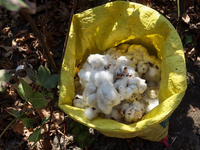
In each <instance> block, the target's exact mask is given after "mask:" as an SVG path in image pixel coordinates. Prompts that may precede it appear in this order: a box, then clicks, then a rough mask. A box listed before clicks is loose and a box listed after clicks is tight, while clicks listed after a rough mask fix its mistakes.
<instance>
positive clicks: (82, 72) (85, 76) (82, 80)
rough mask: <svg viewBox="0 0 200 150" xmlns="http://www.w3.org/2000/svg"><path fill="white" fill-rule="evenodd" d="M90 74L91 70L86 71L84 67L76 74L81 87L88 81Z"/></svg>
mask: <svg viewBox="0 0 200 150" xmlns="http://www.w3.org/2000/svg"><path fill="white" fill-rule="evenodd" d="M90 75H91V71H87V70H85V69H80V71H79V73H78V76H79V78H80V83H81V84H82V87H83V88H85V84H86V83H87V82H89V79H90Z"/></svg>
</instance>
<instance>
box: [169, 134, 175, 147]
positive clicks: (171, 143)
mask: <svg viewBox="0 0 200 150" xmlns="http://www.w3.org/2000/svg"><path fill="white" fill-rule="evenodd" d="M176 138H177V136H176V137H175V138H174V139H173V141H172V142H171V144H170V145H169V147H171V146H172V144H173V143H174V142H175V140H176Z"/></svg>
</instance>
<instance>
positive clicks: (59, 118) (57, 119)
mask: <svg viewBox="0 0 200 150" xmlns="http://www.w3.org/2000/svg"><path fill="white" fill-rule="evenodd" d="M64 119H65V118H64V113H63V112H60V111H54V112H53V116H52V122H53V123H54V124H56V125H60V124H61V123H63V121H64Z"/></svg>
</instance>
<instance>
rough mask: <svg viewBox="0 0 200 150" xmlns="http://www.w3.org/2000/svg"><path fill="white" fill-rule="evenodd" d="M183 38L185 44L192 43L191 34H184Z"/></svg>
mask: <svg viewBox="0 0 200 150" xmlns="http://www.w3.org/2000/svg"><path fill="white" fill-rule="evenodd" d="M185 38H186V41H185V44H188V43H192V41H193V39H192V36H191V35H186V36H185Z"/></svg>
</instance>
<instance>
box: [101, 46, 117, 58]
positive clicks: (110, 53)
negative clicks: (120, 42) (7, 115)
mask: <svg viewBox="0 0 200 150" xmlns="http://www.w3.org/2000/svg"><path fill="white" fill-rule="evenodd" d="M116 51H117V50H116V48H114V47H112V48H109V49H108V50H107V51H106V52H105V53H104V54H105V55H106V54H108V55H110V56H111V55H112V54H114V53H116Z"/></svg>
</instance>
